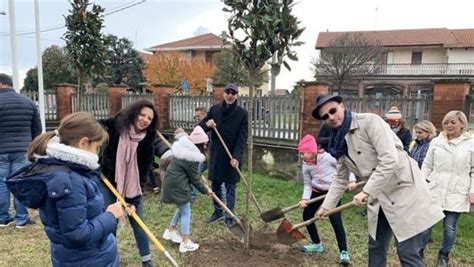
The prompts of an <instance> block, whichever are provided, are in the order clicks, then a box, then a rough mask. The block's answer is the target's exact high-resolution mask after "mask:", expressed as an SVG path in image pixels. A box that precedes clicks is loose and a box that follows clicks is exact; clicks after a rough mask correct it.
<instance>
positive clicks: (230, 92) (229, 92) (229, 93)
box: [224, 90, 238, 95]
mask: <svg viewBox="0 0 474 267" xmlns="http://www.w3.org/2000/svg"><path fill="white" fill-rule="evenodd" d="M224 92H225V93H226V94H228V95H236V94H238V93H237V92H236V91H232V90H227V91H224Z"/></svg>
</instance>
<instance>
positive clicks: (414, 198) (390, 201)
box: [312, 95, 444, 267]
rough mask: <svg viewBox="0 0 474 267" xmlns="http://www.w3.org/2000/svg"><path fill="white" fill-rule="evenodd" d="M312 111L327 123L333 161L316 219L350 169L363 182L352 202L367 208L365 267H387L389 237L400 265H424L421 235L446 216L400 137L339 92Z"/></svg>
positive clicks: (343, 185) (325, 97)
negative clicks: (349, 103)
mask: <svg viewBox="0 0 474 267" xmlns="http://www.w3.org/2000/svg"><path fill="white" fill-rule="evenodd" d="M312 115H313V117H314V118H315V119H318V120H322V121H326V123H327V125H328V126H329V127H331V129H332V132H331V138H330V141H329V147H328V149H329V151H328V152H329V153H330V154H331V156H333V157H334V158H336V160H337V167H336V175H335V177H334V179H333V182H332V184H331V187H330V188H329V192H328V193H327V194H326V197H325V198H324V202H323V204H322V205H321V208H320V209H319V210H318V217H319V218H321V219H325V218H327V212H328V211H329V210H331V209H333V208H334V207H336V206H337V203H338V202H339V200H340V198H341V196H342V194H343V193H344V192H345V190H346V188H347V184H348V182H349V174H350V173H351V172H352V173H354V175H355V176H357V177H360V178H361V179H362V180H365V181H367V182H366V184H365V185H364V187H363V188H362V191H361V192H359V193H357V194H356V195H354V197H353V200H352V202H353V203H354V204H355V205H357V206H362V205H364V206H365V205H366V204H367V207H368V208H367V209H368V210H367V221H368V224H367V225H368V231H369V244H368V249H369V253H368V255H369V258H368V266H369V267H379V266H386V265H387V253H388V249H389V246H390V241H391V239H392V236H393V235H395V241H396V242H395V244H396V246H397V254H398V258H399V260H400V264H401V265H402V266H424V263H423V259H422V258H421V256H420V254H419V249H420V246H421V242H420V241H421V234H422V232H423V231H425V230H426V229H428V228H429V227H431V226H433V225H434V224H436V222H438V221H440V220H441V219H442V218H443V217H444V215H443V212H442V210H441V208H439V206H437V205H436V203H435V202H434V201H433V200H432V199H431V198H430V197H429V196H430V193H429V191H428V187H427V186H426V184H425V182H424V181H422V180H421V179H420V177H421V173H420V170H419V168H418V167H417V166H418V165H417V164H416V161H415V160H413V159H412V158H410V157H409V156H408V154H407V153H406V152H405V151H404V150H403V145H402V143H401V141H400V139H399V138H398V137H397V136H396V135H395V133H394V132H393V131H392V130H391V129H390V127H389V126H388V124H387V123H386V122H384V121H383V120H382V118H380V116H378V115H377V114H373V113H355V112H351V111H350V110H348V109H346V107H345V105H344V103H343V99H342V97H340V96H334V95H319V96H318V98H317V99H316V108H315V109H314V110H313V113H312ZM413 203H416V205H414V204H413Z"/></svg>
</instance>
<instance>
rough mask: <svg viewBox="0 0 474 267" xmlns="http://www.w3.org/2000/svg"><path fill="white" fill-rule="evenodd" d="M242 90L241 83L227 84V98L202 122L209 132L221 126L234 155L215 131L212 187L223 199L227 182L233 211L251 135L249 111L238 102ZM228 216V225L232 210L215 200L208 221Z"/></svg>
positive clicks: (210, 173) (202, 125)
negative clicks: (224, 145)
mask: <svg viewBox="0 0 474 267" xmlns="http://www.w3.org/2000/svg"><path fill="white" fill-rule="evenodd" d="M238 94H239V87H238V86H237V85H235V84H233V83H230V84H227V85H226V86H225V87H224V93H223V98H224V101H223V102H222V103H219V104H216V105H214V106H212V107H211V109H210V110H209V113H208V114H207V116H206V118H204V119H203V120H202V121H201V123H200V124H199V125H200V126H201V127H202V128H203V130H204V131H205V132H210V131H213V128H215V127H217V129H218V130H219V132H220V134H221V135H222V138H223V139H224V142H226V145H227V147H228V148H229V150H230V153H231V155H232V159H229V156H228V155H227V152H226V151H225V149H224V147H223V145H222V144H221V141H220V140H219V138H218V137H217V134H216V133H215V132H212V134H211V148H210V155H209V177H210V180H211V181H212V191H214V192H215V193H216V195H217V196H218V197H219V198H220V199H222V195H221V190H220V189H221V186H222V183H225V188H226V199H225V201H226V204H227V207H228V208H229V209H230V210H231V211H233V210H234V207H235V199H236V187H237V183H238V182H239V181H240V176H239V173H238V172H237V170H236V169H237V168H242V162H243V157H244V150H245V146H246V144H247V137H248V129H247V128H248V114H247V111H246V110H245V109H243V108H242V107H240V106H239V105H238V104H237V102H238V101H237V98H238ZM224 217H225V223H226V225H227V226H232V225H234V224H235V222H234V220H233V219H232V217H230V216H229V215H228V214H225V215H224V214H223V210H222V208H221V207H220V206H219V205H217V203H216V202H214V212H213V214H212V215H211V217H210V218H209V220H208V222H209V223H214V222H217V221H219V220H222V219H223V218H224Z"/></svg>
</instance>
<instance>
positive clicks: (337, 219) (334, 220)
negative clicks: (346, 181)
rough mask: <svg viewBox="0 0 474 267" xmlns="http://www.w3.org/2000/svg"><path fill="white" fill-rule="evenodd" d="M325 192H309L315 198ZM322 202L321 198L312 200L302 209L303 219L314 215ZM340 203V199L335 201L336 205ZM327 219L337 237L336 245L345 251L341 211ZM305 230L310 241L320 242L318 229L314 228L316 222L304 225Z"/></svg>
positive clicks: (344, 233)
mask: <svg viewBox="0 0 474 267" xmlns="http://www.w3.org/2000/svg"><path fill="white" fill-rule="evenodd" d="M326 193H327V192H314V191H313V193H312V194H311V198H315V197H318V196H321V195H325V194H326ZM321 204H323V200H320V201H317V202H314V203H312V204H309V205H308V206H307V207H306V208H304V210H303V220H305V221H306V220H309V219H311V218H313V217H314V215H315V214H316V211H317V210H318V209H319V207H320V206H321ZM340 205H341V201H339V203H337V206H340ZM329 220H330V221H331V225H332V228H333V229H334V233H335V234H336V239H337V246H338V247H339V251H343V250H345V251H347V241H346V231H345V230H344V225H343V224H342V217H341V213H340V212H339V213H336V214H333V215H331V216H329ZM306 230H308V233H309V236H310V237H311V241H313V243H315V244H317V243H320V242H321V239H320V238H319V234H318V229H317V228H316V224H315V223H312V224H310V225H307V226H306Z"/></svg>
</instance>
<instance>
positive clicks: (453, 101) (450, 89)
mask: <svg viewBox="0 0 474 267" xmlns="http://www.w3.org/2000/svg"><path fill="white" fill-rule="evenodd" d="M470 87H471V84H470V82H468V81H465V80H440V81H435V84H434V87H433V103H432V111H431V122H433V124H434V125H435V126H436V128H438V129H442V128H443V127H442V124H441V122H442V121H443V118H444V116H445V115H446V113H448V112H449V111H451V110H461V111H462V110H463V108H464V106H465V105H466V103H465V102H466V96H467V95H469V90H470ZM468 115H469V114H466V116H468Z"/></svg>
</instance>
